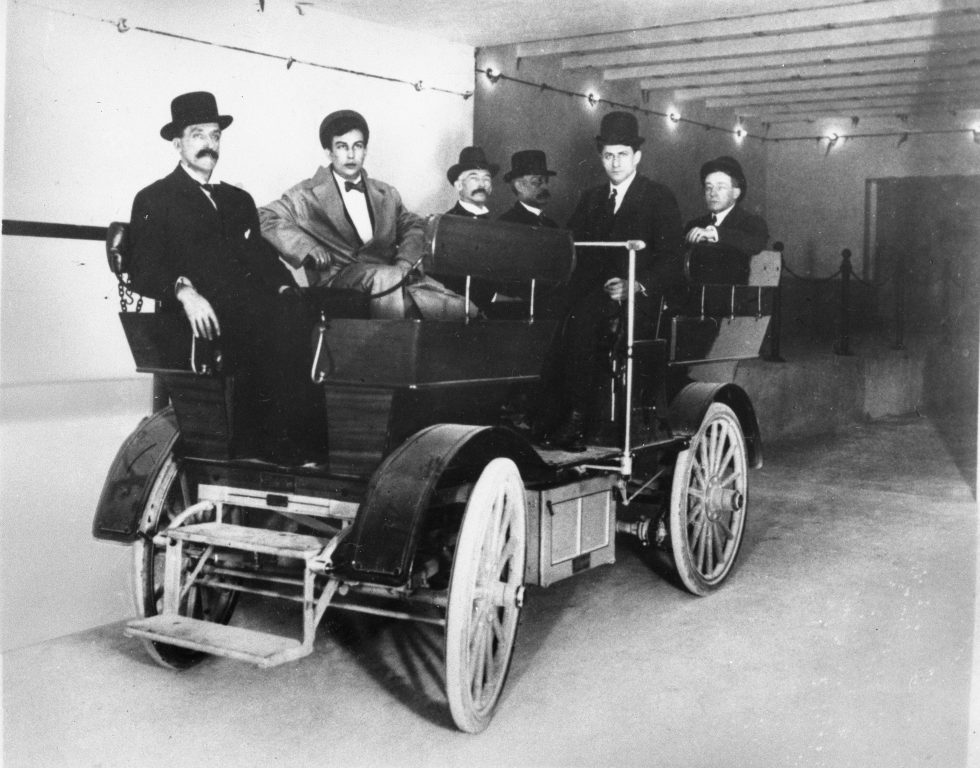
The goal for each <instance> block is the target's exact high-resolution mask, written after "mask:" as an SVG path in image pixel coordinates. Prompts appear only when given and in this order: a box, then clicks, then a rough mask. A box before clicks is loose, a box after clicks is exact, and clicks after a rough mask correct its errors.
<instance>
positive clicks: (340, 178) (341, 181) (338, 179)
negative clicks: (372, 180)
mask: <svg viewBox="0 0 980 768" xmlns="http://www.w3.org/2000/svg"><path fill="white" fill-rule="evenodd" d="M330 172H331V173H332V174H333V177H334V180H335V181H336V182H337V186H338V187H340V190H341V192H343V191H344V190H345V189H346V187H344V182H345V181H349V182H351V183H352V184H357V182H359V181H360V180H361V179H363V178H364V174H363V173H359V174H357V178H356V179H348V178H347V177H346V176H341V175H340V174H339V173H337V172H336V171H335V170H334V169H333V168H331V169H330ZM365 188H366V185H365Z"/></svg>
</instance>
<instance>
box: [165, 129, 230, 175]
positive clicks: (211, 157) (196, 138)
mask: <svg viewBox="0 0 980 768" xmlns="http://www.w3.org/2000/svg"><path fill="white" fill-rule="evenodd" d="M174 147H176V149H177V152H179V153H180V159H181V161H182V162H183V163H184V165H186V166H187V167H188V168H190V169H191V170H193V171H197V172H198V173H200V174H202V175H203V176H204V177H205V178H210V177H211V173H212V172H213V171H214V166H215V165H217V164H218V155H219V153H220V151H221V129H220V128H219V127H218V124H217V123H199V124H197V125H188V126H187V127H186V128H185V129H184V131H183V133H181V134H180V136H178V137H177V138H175V139H174Z"/></svg>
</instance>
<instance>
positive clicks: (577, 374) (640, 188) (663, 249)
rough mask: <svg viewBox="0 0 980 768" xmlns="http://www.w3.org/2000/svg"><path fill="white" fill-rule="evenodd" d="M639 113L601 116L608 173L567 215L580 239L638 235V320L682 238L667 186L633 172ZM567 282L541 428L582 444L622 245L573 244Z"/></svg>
mask: <svg viewBox="0 0 980 768" xmlns="http://www.w3.org/2000/svg"><path fill="white" fill-rule="evenodd" d="M643 142H644V139H643V137H641V136H640V135H639V128H638V125H637V121H636V117H635V116H634V115H632V114H630V113H629V112H610V113H609V114H607V115H605V116H604V117H603V118H602V122H601V124H600V131H599V135H598V136H596V149H597V150H598V152H599V159H600V160H601V162H602V167H603V169H604V170H605V173H606V177H607V180H606V181H604V182H603V183H602V184H599V185H597V186H595V187H591V188H590V189H587V190H585V191H584V192H583V193H582V195H581V197H580V198H579V202H578V205H577V206H576V208H575V211H574V213H572V216H571V218H570V219H569V221H568V228H569V229H571V230H572V232H573V233H574V236H575V240H576V241H577V242H601V241H613V242H618V241H625V240H642V241H643V242H644V243H646V248H644V249H643V250H642V251H638V252H637V254H636V285H635V290H636V291H637V293H639V294H640V295H639V296H637V304H636V307H637V313H638V319H639V321H641V322H642V320H643V318H644V316H647V317H652V316H653V314H654V313H655V312H656V309H657V307H658V306H659V292H660V291H661V290H662V288H663V287H664V285H665V283H667V282H669V281H671V280H672V279H673V275H674V273H675V272H677V269H678V264H677V262H678V258H677V257H678V255H679V252H680V248H681V243H682V230H681V218H680V210H679V209H678V207H677V201H676V200H675V198H674V195H673V193H672V192H671V191H670V190H669V189H668V188H667V187H665V186H664V185H662V184H658V183H657V182H655V181H652V180H650V179H649V178H647V177H646V176H644V175H642V174H640V173H638V172H637V168H638V166H639V165H640V161H641V160H642V156H643V154H642V151H641V150H640V146H641V145H642V144H643ZM576 256H577V264H576V267H575V271H574V273H573V274H572V279H571V285H570V287H569V292H570V303H569V310H568V314H567V317H566V323H565V328H564V333H563V335H562V337H561V339H560V344H559V354H558V359H559V363H558V365H557V367H556V370H554V371H551V373H550V376H549V375H548V373H547V372H546V376H545V379H546V381H547V380H548V379H549V378H551V379H552V380H554V379H557V381H556V382H555V384H553V386H555V388H556V389H557V390H558V394H559V399H558V404H559V406H560V419H559V421H558V423H557V426H555V427H554V428H552V429H548V428H547V427H546V428H545V429H546V433H545V443H546V444H548V445H553V446H554V447H557V448H562V449H564V450H568V451H581V450H584V449H585V439H586V432H587V429H588V426H589V421H590V417H591V416H592V406H593V403H594V402H595V400H596V395H597V385H598V384H599V373H600V370H601V368H602V366H601V365H600V348H601V342H602V338H603V336H604V335H606V333H607V329H608V327H609V323H610V320H611V319H613V318H615V317H617V316H618V313H619V311H620V303H621V302H622V301H623V300H624V299H625V298H626V290H627V280H626V277H627V254H626V251H625V249H623V250H622V251H617V250H613V249H609V248H594V249H588V248H583V249H578V250H577V252H576Z"/></svg>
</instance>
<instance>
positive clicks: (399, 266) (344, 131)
mask: <svg viewBox="0 0 980 768" xmlns="http://www.w3.org/2000/svg"><path fill="white" fill-rule="evenodd" d="M369 138H370V131H369V129H368V124H367V121H366V120H365V119H364V117H363V116H362V115H361V114H360V113H358V112H355V111H354V110H350V109H343V110H339V111H337V112H332V113H330V114H329V115H327V116H326V117H325V118H324V119H323V122H322V123H321V124H320V145H321V146H322V147H323V149H324V150H325V152H326V155H327V159H328V160H329V164H328V165H327V166H321V167H320V168H319V169H318V170H317V172H316V173H315V174H314V175H313V177H312V178H310V179H306V180H305V181H301V182H300V183H299V184H296V185H295V186H294V187H292V188H290V189H288V190H286V192H285V193H284V194H283V196H282V197H281V198H279V199H278V200H275V201H273V202H271V203H269V204H268V205H265V206H263V207H262V208H260V209H259V218H260V220H261V222H262V235H263V237H265V239H266V240H268V241H269V242H270V243H271V244H272V245H273V246H274V247H275V249H276V250H277V251H279V254H280V255H281V257H282V258H283V259H284V260H285V261H286V262H287V263H289V264H291V265H292V266H293V267H295V268H297V269H298V268H300V267H303V268H305V270H306V277H307V280H308V282H309V284H310V285H311V286H326V287H333V288H347V289H353V290H358V291H362V292H364V293H367V294H369V295H370V296H372V298H371V301H370V313H371V316H372V317H375V318H389V319H397V318H403V317H406V313H407V309H406V301H405V293H404V292H403V291H402V290H401V289H400V288H399V285H400V284H403V283H404V282H405V281H406V277H407V276H408V274H409V272H410V271H411V270H412V269H413V267H415V266H416V265H417V263H418V262H419V260H420V259H421V257H422V247H423V238H424V233H423V226H424V225H423V221H422V219H421V218H420V217H419V216H416V215H415V214H414V213H412V212H411V211H409V210H407V209H406V208H405V206H404V205H403V204H402V199H401V195H399V194H398V190H397V189H395V188H394V187H393V186H391V185H390V184H385V183H384V182H383V181H378V180H377V179H374V178H371V177H369V176H368V174H367V172H366V171H365V170H364V159H365V157H366V156H367V148H368V139H369Z"/></svg>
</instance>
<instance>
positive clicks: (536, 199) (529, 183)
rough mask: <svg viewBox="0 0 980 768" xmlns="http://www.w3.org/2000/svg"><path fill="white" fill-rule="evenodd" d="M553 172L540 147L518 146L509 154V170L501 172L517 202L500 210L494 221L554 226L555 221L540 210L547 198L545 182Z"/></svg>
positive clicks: (549, 194)
mask: <svg viewBox="0 0 980 768" xmlns="http://www.w3.org/2000/svg"><path fill="white" fill-rule="evenodd" d="M557 175H558V174H556V173H555V172H554V171H551V170H549V169H548V160H547V158H546V156H545V154H544V152H542V151H541V150H540V149H522V150H521V151H520V152H515V153H514V154H513V155H511V157H510V170H509V171H507V173H505V174H504V183H506V184H510V188H511V190H512V191H513V192H514V194H515V195H516V196H517V202H515V203H514V207H513V208H510V209H509V210H506V211H504V212H503V213H502V214H501V215H500V216H499V217H498V221H511V222H515V223H517V224H529V225H530V226H532V227H557V226H558V224H557V223H556V222H555V221H554V220H552V219H550V218H548V217H547V216H546V215H545V213H544V207H545V206H546V205H547V204H548V201H549V200H550V199H551V190H549V189H548V181H549V179H550V178H551V177H552V176H557Z"/></svg>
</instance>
